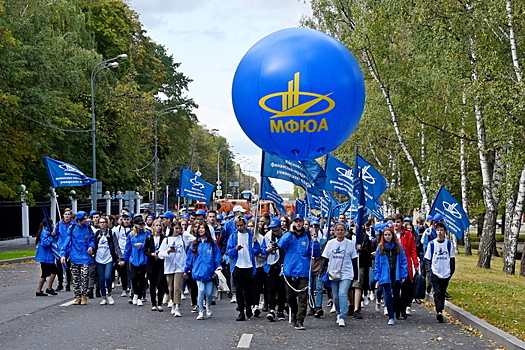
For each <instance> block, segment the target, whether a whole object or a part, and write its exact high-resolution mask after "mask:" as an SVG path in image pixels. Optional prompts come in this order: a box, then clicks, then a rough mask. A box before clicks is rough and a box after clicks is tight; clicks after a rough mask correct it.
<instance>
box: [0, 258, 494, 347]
mask: <svg viewBox="0 0 525 350" xmlns="http://www.w3.org/2000/svg"><path fill="white" fill-rule="evenodd" d="M39 276H40V267H39V265H38V264H37V263H35V262H28V263H19V264H11V265H3V266H0V282H1V284H0V286H1V289H0V310H1V316H0V347H1V348H2V349H5V350H7V349H71V350H73V349H152V350H153V349H155V350H157V349H207V350H210V349H231V348H237V346H238V343H239V340H240V338H241V336H242V335H243V334H252V335H253V338H252V341H251V344H250V348H251V349H315V348H318V349H321V348H322V349H333V350H335V349H385V348H389V349H472V350H474V349H475V350H482V349H495V348H497V347H496V346H495V345H494V344H491V343H489V342H488V341H485V340H482V339H480V338H479V337H477V336H473V335H471V334H470V333H469V332H467V331H466V330H463V329H462V327H461V325H458V324H455V323H450V322H447V323H444V324H439V323H437V322H436V319H435V317H434V315H433V313H432V310H430V309H428V308H425V307H422V306H419V305H414V307H413V315H412V316H410V317H409V318H408V320H406V321H397V322H396V324H395V325H394V326H388V325H387V324H386V323H387V318H386V316H383V315H382V313H381V314H380V313H376V312H375V311H374V308H373V306H372V305H373V304H372V303H370V305H369V306H367V307H365V308H364V309H363V316H364V319H362V320H355V319H347V326H346V327H345V328H339V327H337V326H336V323H335V315H334V314H328V315H327V316H325V317H323V318H320V319H316V318H313V317H307V319H306V320H305V326H306V328H307V329H306V331H297V330H295V329H294V328H293V327H292V325H290V324H289V323H287V322H283V321H281V322H275V323H269V322H268V321H267V320H266V319H265V318H264V317H262V318H259V319H257V318H254V319H252V320H249V321H246V322H236V321H235V317H236V316H237V314H236V311H235V304H231V303H230V302H229V299H226V300H225V299H223V300H219V301H218V302H217V305H216V306H215V307H214V309H213V316H212V317H211V318H210V319H206V320H203V321H197V320H196V319H195V317H196V314H194V313H190V303H189V298H188V299H187V300H185V301H183V305H182V309H181V312H182V317H181V318H174V317H173V316H171V314H170V313H169V312H166V311H164V312H163V313H159V312H153V311H151V304H150V303H149V302H146V303H145V305H144V306H143V307H137V306H133V305H130V304H128V302H127V299H126V298H121V297H119V296H117V297H115V305H106V306H101V305H99V300H98V299H90V300H89V302H88V305H85V306H73V305H70V306H61V305H63V304H66V303H67V302H70V301H71V300H72V299H73V293H72V292H61V293H59V295H57V296H48V297H36V296H35V289H36V286H37V282H38V278H39ZM115 295H120V287H119V286H117V288H116V291H115ZM166 309H167V308H165V310H166ZM168 311H169V310H168ZM325 311H328V308H325ZM263 316H264V315H263Z"/></svg>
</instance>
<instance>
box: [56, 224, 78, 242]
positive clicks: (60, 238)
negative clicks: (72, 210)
mask: <svg viewBox="0 0 525 350" xmlns="http://www.w3.org/2000/svg"><path fill="white" fill-rule="evenodd" d="M74 222H75V220H71V221H70V222H65V221H64V219H62V220H60V221H59V222H58V224H57V225H56V226H55V241H56V242H57V244H58V246H59V247H62V244H63V243H64V239H65V237H66V236H67V230H68V229H69V227H71V224H73V223H74Z"/></svg>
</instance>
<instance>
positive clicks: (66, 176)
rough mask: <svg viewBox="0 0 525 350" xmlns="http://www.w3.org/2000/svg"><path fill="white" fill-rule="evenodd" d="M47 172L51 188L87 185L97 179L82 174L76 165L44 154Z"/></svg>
mask: <svg viewBox="0 0 525 350" xmlns="http://www.w3.org/2000/svg"><path fill="white" fill-rule="evenodd" d="M44 162H45V163H46V168H47V173H48V175H49V180H50V181H51V186H52V187H53V188H57V187H65V186H88V185H91V184H93V183H95V182H97V179H92V178H90V177H87V176H86V175H84V173H83V172H81V171H80V170H78V169H77V167H76V166H74V165H71V164H68V163H64V162H61V161H59V160H55V159H52V158H49V157H46V156H44Z"/></svg>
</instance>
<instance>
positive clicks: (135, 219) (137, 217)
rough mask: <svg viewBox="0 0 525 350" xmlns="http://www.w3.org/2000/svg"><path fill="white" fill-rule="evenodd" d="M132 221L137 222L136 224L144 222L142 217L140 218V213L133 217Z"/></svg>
mask: <svg viewBox="0 0 525 350" xmlns="http://www.w3.org/2000/svg"><path fill="white" fill-rule="evenodd" d="M133 223H134V224H137V225H144V224H145V222H144V219H143V218H142V215H139V216H135V217H134V218H133Z"/></svg>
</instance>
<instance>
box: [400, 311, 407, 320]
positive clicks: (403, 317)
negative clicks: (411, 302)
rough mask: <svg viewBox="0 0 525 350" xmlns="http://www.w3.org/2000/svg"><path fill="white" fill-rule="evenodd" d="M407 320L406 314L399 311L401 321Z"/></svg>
mask: <svg viewBox="0 0 525 350" xmlns="http://www.w3.org/2000/svg"><path fill="white" fill-rule="evenodd" d="M407 318H408V315H407V313H406V312H404V311H401V319H403V320H406V319H407Z"/></svg>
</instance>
